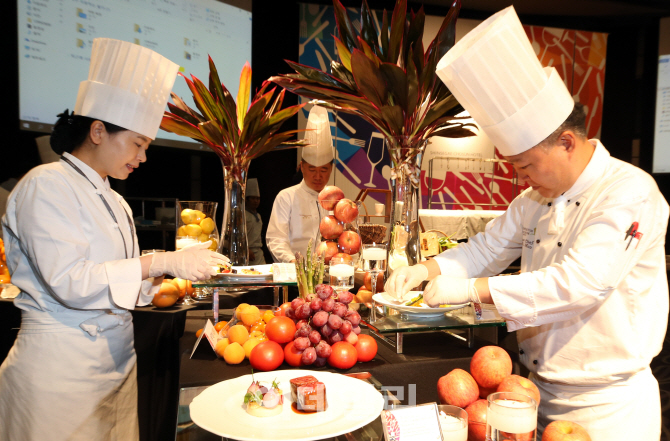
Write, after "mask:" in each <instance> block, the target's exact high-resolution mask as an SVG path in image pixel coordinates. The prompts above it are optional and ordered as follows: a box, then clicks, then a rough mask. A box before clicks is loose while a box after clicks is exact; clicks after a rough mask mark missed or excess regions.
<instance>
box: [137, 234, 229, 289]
mask: <svg viewBox="0 0 670 441" xmlns="http://www.w3.org/2000/svg"><path fill="white" fill-rule="evenodd" d="M211 244H212V241H211V240H210V241H207V242H203V243H197V244H194V245H190V246H188V247H184V248H182V249H181V250H179V251H172V252H169V253H155V254H153V259H152V261H151V266H150V267H149V277H156V276H160V275H163V274H170V275H172V276H174V277H179V278H180V279H188V280H190V281H192V282H196V281H198V280H204V279H209V278H210V277H212V276H213V275H215V274H216V266H217V265H219V264H226V263H229V262H230V259H228V258H227V257H226V256H224V255H222V254H219V253H217V252H215V251H212V250H210V249H208V248H209V246H210V245H211Z"/></svg>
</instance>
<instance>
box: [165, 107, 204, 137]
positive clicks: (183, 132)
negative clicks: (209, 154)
mask: <svg viewBox="0 0 670 441" xmlns="http://www.w3.org/2000/svg"><path fill="white" fill-rule="evenodd" d="M161 128H162V129H163V130H165V131H167V132H171V133H174V134H176V135H180V136H187V137H189V138H193V139H195V140H196V141H199V142H205V143H206V139H205V138H204V137H203V136H202V134H201V133H200V131H199V130H198V127H197V126H194V125H193V124H191V123H189V122H188V121H185V120H183V119H181V118H179V117H178V116H176V115H173V114H170V113H167V112H166V114H165V115H163V120H162V121H161Z"/></svg>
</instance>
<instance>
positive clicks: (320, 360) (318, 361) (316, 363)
mask: <svg viewBox="0 0 670 441" xmlns="http://www.w3.org/2000/svg"><path fill="white" fill-rule="evenodd" d="M326 361H328V359H327V358H324V357H318V356H317V357H316V360H314V364H313V366H316V367H323V366H325V365H326Z"/></svg>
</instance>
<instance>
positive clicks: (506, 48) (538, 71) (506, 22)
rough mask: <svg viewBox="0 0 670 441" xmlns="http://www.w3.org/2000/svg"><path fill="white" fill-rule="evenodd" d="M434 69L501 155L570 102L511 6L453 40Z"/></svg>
mask: <svg viewBox="0 0 670 441" xmlns="http://www.w3.org/2000/svg"><path fill="white" fill-rule="evenodd" d="M437 75H438V76H439V77H440V79H441V80H442V81H443V82H444V84H446V85H447V87H448V88H449V90H450V91H451V93H452V94H453V95H454V96H455V97H456V99H457V100H458V102H459V103H461V105H462V106H463V107H464V108H465V110H467V111H468V112H469V113H470V115H471V116H472V117H473V118H474V120H475V121H476V122H477V124H478V125H479V126H480V127H481V128H482V129H483V130H484V132H486V134H487V135H488V137H489V138H490V139H491V141H492V142H493V144H494V145H495V146H496V147H497V148H498V150H499V151H500V153H501V154H502V155H503V156H513V155H517V154H519V153H523V152H525V151H526V150H528V149H530V148H531V147H534V146H535V145H537V144H539V143H540V142H541V141H543V140H544V139H545V138H546V137H547V136H549V135H551V134H552V133H553V132H554V131H555V130H556V129H557V128H558V127H559V126H560V125H561V124H562V123H563V122H564V121H565V120H566V119H567V117H568V116H569V115H570V113H571V112H572V109H573V107H574V100H573V99H572V96H571V95H570V92H568V89H567V88H566V87H565V84H564V83H563V80H561V77H560V76H559V75H558V72H556V69H554V68H543V67H542V65H541V64H540V62H539V60H538V59H537V56H536V55H535V52H534V51H533V48H532V46H531V44H530V41H528V37H527V36H526V33H525V32H524V30H523V27H522V26H521V22H520V21H519V17H518V16H517V15H516V12H515V10H514V7H513V6H509V7H508V8H505V9H503V10H502V11H500V12H498V13H496V14H494V15H492V16H491V17H489V18H488V19H486V20H485V21H484V22H482V23H481V24H480V25H479V26H477V27H476V28H475V29H473V30H472V31H470V32H469V33H468V34H467V35H466V36H465V37H463V38H462V39H461V40H460V41H459V42H458V43H456V44H455V45H454V47H452V48H451V49H450V50H449V52H447V53H446V54H445V55H444V57H442V59H441V60H440V61H439V63H438V64H437Z"/></svg>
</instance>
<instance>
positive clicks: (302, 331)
mask: <svg viewBox="0 0 670 441" xmlns="http://www.w3.org/2000/svg"><path fill="white" fill-rule="evenodd" d="M310 332H312V327H311V326H310V325H305V326H303V327H302V328H300V329H298V330H297V331H295V333H296V335H297V336H298V337H308V336H309V333H310Z"/></svg>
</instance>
